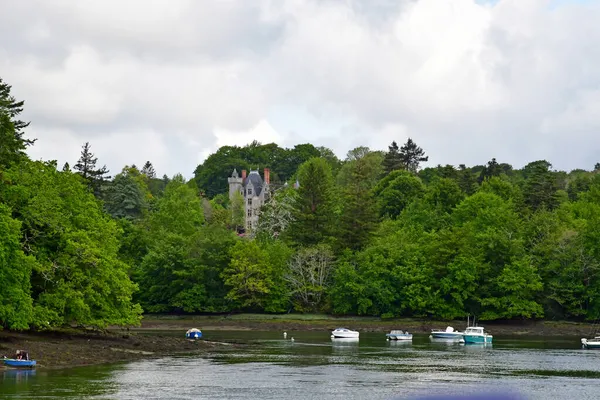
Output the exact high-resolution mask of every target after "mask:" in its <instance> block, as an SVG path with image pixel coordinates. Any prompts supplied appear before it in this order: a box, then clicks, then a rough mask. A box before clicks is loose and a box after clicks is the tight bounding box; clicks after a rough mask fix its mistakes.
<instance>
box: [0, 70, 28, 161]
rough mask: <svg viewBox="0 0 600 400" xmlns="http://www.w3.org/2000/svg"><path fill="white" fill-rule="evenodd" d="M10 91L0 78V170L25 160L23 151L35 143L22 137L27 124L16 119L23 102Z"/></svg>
mask: <svg viewBox="0 0 600 400" xmlns="http://www.w3.org/2000/svg"><path fill="white" fill-rule="evenodd" d="M10 89H11V86H9V85H8V84H6V83H4V82H3V81H2V79H1V78H0V169H3V168H7V167H8V166H9V165H10V164H12V163H13V162H18V161H20V160H22V159H25V158H27V156H26V155H25V150H26V149H27V147H28V146H31V145H32V144H33V143H34V142H35V139H26V138H24V137H23V135H24V132H23V129H25V128H26V127H27V126H28V125H29V122H23V121H21V120H19V119H17V117H18V116H19V114H20V113H21V112H22V111H23V104H24V102H23V101H16V100H15V98H14V97H13V96H12V95H11V94H10Z"/></svg>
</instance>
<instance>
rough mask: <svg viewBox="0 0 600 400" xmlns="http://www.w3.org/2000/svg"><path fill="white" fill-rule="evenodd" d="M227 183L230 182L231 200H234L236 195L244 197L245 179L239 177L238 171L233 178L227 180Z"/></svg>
mask: <svg viewBox="0 0 600 400" xmlns="http://www.w3.org/2000/svg"><path fill="white" fill-rule="evenodd" d="M227 182H229V200H231V199H232V198H233V195H234V194H235V193H239V194H241V195H242V196H243V195H244V179H243V178H241V177H240V176H239V175H238V172H237V170H236V169H234V170H233V174H231V177H230V178H227Z"/></svg>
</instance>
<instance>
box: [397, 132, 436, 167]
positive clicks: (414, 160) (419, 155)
mask: <svg viewBox="0 0 600 400" xmlns="http://www.w3.org/2000/svg"><path fill="white" fill-rule="evenodd" d="M400 159H401V160H402V166H403V167H404V169H405V170H407V171H409V172H412V173H413V174H416V173H417V172H418V171H419V164H420V163H422V162H427V160H429V157H428V156H426V155H425V152H424V151H423V149H422V148H420V147H419V146H417V144H416V143H415V142H413V140H412V139H411V138H408V140H407V141H406V143H405V144H404V145H403V146H402V147H401V148H400Z"/></svg>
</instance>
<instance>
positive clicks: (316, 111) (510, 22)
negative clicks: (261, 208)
mask: <svg viewBox="0 0 600 400" xmlns="http://www.w3.org/2000/svg"><path fill="white" fill-rule="evenodd" d="M0 10H2V12H0V77H1V78H2V79H3V80H4V81H5V82H7V83H9V84H10V85H12V86H13V90H12V91H13V94H14V95H15V97H17V98H18V99H20V100H25V112H24V115H23V118H24V119H26V120H29V121H31V125H30V127H29V128H28V131H27V135H28V136H29V137H34V138H37V139H38V140H37V142H36V144H35V146H33V147H32V148H31V149H30V150H29V154H30V156H31V157H32V158H34V159H44V160H57V161H58V162H59V166H60V165H62V163H64V162H65V161H68V162H69V163H70V164H71V165H73V164H74V163H75V162H76V161H77V159H78V157H79V153H80V150H81V146H82V145H83V143H85V142H90V144H91V146H92V151H93V152H94V153H95V155H96V156H97V157H98V159H99V161H98V162H99V163H100V164H106V165H107V166H108V168H109V169H110V170H111V172H112V173H113V175H114V174H115V173H117V172H119V171H120V170H121V168H122V167H123V166H124V165H131V164H136V165H138V166H141V165H143V163H144V162H145V161H146V160H149V161H151V162H152V163H153V165H154V166H155V169H156V170H157V172H158V173H159V174H160V175H162V174H167V175H169V176H171V175H173V174H175V173H182V174H183V175H184V176H187V177H190V176H192V175H193V171H194V169H195V168H196V166H197V165H198V164H199V163H201V162H202V161H203V160H204V159H205V158H206V157H207V156H208V155H209V154H211V153H213V152H215V151H216V150H217V149H218V148H219V147H220V146H223V145H238V146H243V145H245V144H247V143H250V142H252V141H253V140H258V141H259V142H262V143H270V142H276V143H278V144H279V145H281V146H284V147H293V146H294V145H295V144H299V143H307V142H309V143H312V144H314V145H316V146H327V147H329V148H331V149H332V150H334V152H335V153H336V154H337V155H338V156H339V157H340V158H342V159H343V158H345V154H346V152H347V151H348V150H350V149H352V148H354V147H357V146H368V147H370V148H371V149H374V150H386V149H387V146H388V145H389V144H390V143H391V142H392V141H396V142H398V143H399V144H401V143H404V142H405V141H406V140H407V138H409V137H410V138H412V139H413V140H414V141H415V142H416V143H417V144H418V145H419V146H421V147H422V148H423V149H424V150H425V152H426V153H427V155H428V156H429V162H428V163H427V165H429V166H435V165H437V164H443V165H444V164H453V165H458V164H466V165H476V164H485V163H486V162H487V161H489V160H490V159H491V158H492V157H495V158H496V159H497V160H498V161H499V162H507V163H510V164H512V165H513V166H515V167H516V168H520V167H522V166H523V165H525V164H527V163H528V162H531V161H535V160H540V159H545V160H548V161H550V162H551V163H552V164H553V167H554V168H555V169H560V170H571V169H575V168H583V169H588V170H589V169H592V168H593V166H594V164H595V163H597V162H600V45H598V43H600V0H595V1H590V0H495V1H484V0H253V1H248V0H239V1H238V0H220V1H218V0H213V1H211V0H205V1H194V0H168V1H167V0H119V1H112V0H103V1H78V0H54V1H47V0H19V1H12V0H0Z"/></svg>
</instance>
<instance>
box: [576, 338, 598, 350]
mask: <svg viewBox="0 0 600 400" xmlns="http://www.w3.org/2000/svg"><path fill="white" fill-rule="evenodd" d="M581 344H583V347H585V348H586V349H600V340H594V339H581Z"/></svg>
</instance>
